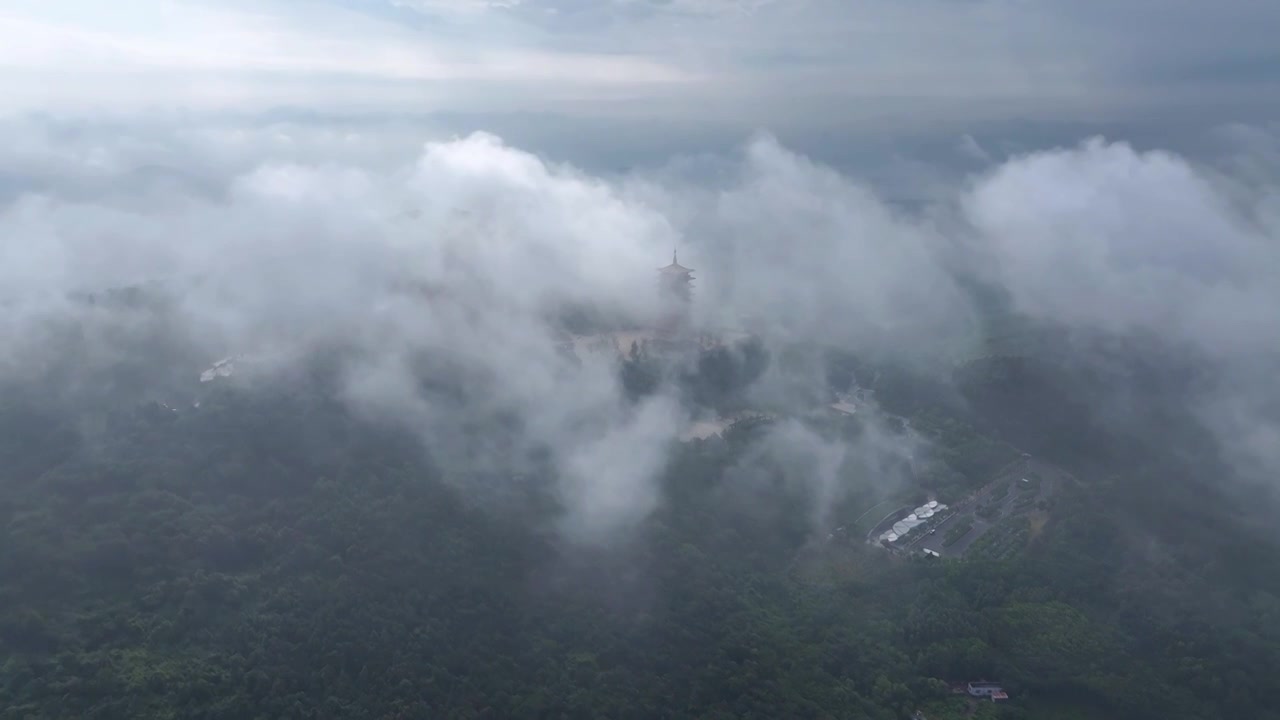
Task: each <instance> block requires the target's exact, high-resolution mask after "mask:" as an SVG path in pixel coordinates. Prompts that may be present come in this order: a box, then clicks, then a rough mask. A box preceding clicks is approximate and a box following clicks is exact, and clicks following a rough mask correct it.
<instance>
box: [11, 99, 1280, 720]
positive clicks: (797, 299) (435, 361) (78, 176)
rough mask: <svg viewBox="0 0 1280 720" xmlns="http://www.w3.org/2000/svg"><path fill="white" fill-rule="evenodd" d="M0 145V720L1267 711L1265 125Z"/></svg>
mask: <svg viewBox="0 0 1280 720" xmlns="http://www.w3.org/2000/svg"><path fill="white" fill-rule="evenodd" d="M6 123H7V124H6V125H5V128H6V132H7V134H9V135H10V136H11V137H15V138H20V139H21V142H15V143H13V144H12V145H11V146H10V147H9V148H8V149H7V150H5V151H3V156H2V157H0V159H2V160H3V170H2V171H0V228H2V229H3V232H0V307H3V312H2V313H0V458H2V459H3V464H2V467H4V468H5V470H4V472H3V475H2V476H0V477H2V478H3V480H2V482H0V527H3V529H4V534H3V544H2V549H0V578H2V579H0V658H2V661H0V700H2V702H0V717H3V718H73V717H74V718H141V717H156V718H161V717H184V718H252V717H262V718H276V717H279V718H338V717H341V718H410V717H413V718H417V717H421V718H445V717H449V718H482V717H483V718H508V717H510V718H526V717H527V718H605V717H608V718H684V717H689V718H693V717H698V718H746V717H761V718H765V717H767V718H783V717H786V718H791V717H794V718H806V717H808V718H873V719H875V720H881V719H883V720H891V719H895V718H908V717H913V716H915V717H927V718H931V719H935V720H936V719H937V718H960V717H991V718H1036V719H1040V718H1050V719H1053V718H1063V719H1066V718H1091V719H1094V718H1125V719H1126V720H1132V719H1135V718H1187V719H1191V718H1206V719H1207V718H1219V717H1228V716H1243V715H1246V714H1248V715H1249V716H1251V717H1275V716H1277V715H1276V711H1275V710H1274V709H1273V708H1272V705H1271V703H1270V702H1269V697H1270V691H1271V689H1272V688H1273V683H1274V678H1273V677H1272V676H1273V673H1272V672H1271V668H1274V667H1276V664H1277V662H1280V635H1278V634H1277V630H1278V629H1280V624H1277V619H1280V614H1278V613H1280V574H1278V573H1277V572H1276V570H1275V568H1276V564H1275V562H1274V560H1275V558H1276V551H1277V550H1280V536H1277V533H1276V531H1275V528H1274V523H1273V522H1271V521H1270V518H1271V517H1272V514H1273V513H1274V512H1275V510H1276V509H1277V504H1276V500H1277V499H1276V496H1275V495H1276V485H1275V479H1276V477H1277V476H1280V388H1278V387H1277V385H1276V384H1275V383H1274V381H1273V378H1274V377H1275V374H1276V371H1277V370H1280V325H1277V322H1276V318H1277V315H1276V308H1277V307H1280V190H1278V188H1280V185H1277V180H1278V179H1280V162H1278V161H1280V155H1278V154H1277V152H1276V149H1277V148H1278V147H1280V144H1278V143H1280V140H1277V138H1276V137H1275V136H1274V134H1273V133H1272V132H1271V131H1269V130H1267V129H1265V128H1261V127H1248V128H1246V127H1243V126H1240V127H1236V128H1234V129H1232V130H1231V133H1230V137H1231V138H1232V143H1229V147H1230V148H1231V149H1230V150H1227V151H1223V152H1219V153H1216V154H1212V155H1201V156H1197V157H1195V158H1192V157H1189V156H1186V155H1181V154H1178V153H1175V152H1171V151H1162V150H1138V149H1135V148H1134V147H1133V146H1131V145H1130V144H1128V143H1126V142H1125V141H1124V140H1123V139H1108V138H1102V137H1092V138H1090V137H1084V138H1081V139H1079V141H1078V142H1074V143H1072V144H1067V145H1061V146H1046V147H1043V148H1039V149H1035V150H1029V151H1019V152H1014V153H1001V152H999V151H997V150H996V149H994V148H992V149H988V148H985V147H983V146H982V145H981V144H980V143H979V141H978V140H976V139H975V138H973V137H971V136H967V135H966V136H965V137H964V139H963V141H962V142H961V144H960V147H961V148H962V151H963V153H964V155H965V157H967V158H968V161H969V162H970V163H971V165H970V167H969V169H968V170H966V171H964V172H963V173H960V174H957V173H956V172H954V168H951V169H945V168H941V167H939V168H938V172H937V173H936V174H933V175H932V177H934V178H935V179H936V182H935V183H934V184H933V185H931V192H930V199H929V200H928V201H927V202H924V203H912V204H903V203H899V202H897V201H896V200H895V199H893V198H892V197H890V195H891V194H892V193H891V192H890V191H888V190H886V189H885V188H884V187H882V186H881V185H878V184H877V182H876V181H874V180H871V179H866V178H864V177H861V176H860V175H859V174H858V173H857V172H856V171H854V170H851V169H849V168H841V169H836V168H835V167H832V166H830V165H828V164H824V162H823V161H822V160H821V159H818V158H815V157H812V156H808V155H806V154H804V153H801V152H798V151H796V150H794V149H792V148H790V147H789V146H788V144H787V143H786V142H784V141H782V140H779V139H778V138H776V137H774V136H772V135H769V134H764V133H757V134H754V135H743V136H741V138H740V140H739V142H738V144H737V145H736V147H735V148H734V149H733V150H732V151H730V152H725V153H711V154H702V155H678V156H673V157H670V158H667V159H665V160H664V161H662V162H660V163H655V162H650V163H647V164H645V165H644V166H643V167H639V166H638V167H636V168H633V169H631V170H625V171H618V172H604V171H600V170H588V169H584V168H582V167H579V166H575V165H574V164H571V163H568V162H564V161H559V160H557V159H555V158H554V157H553V156H549V155H546V154H541V153H538V152H533V151H530V150H526V149H522V148H521V147H518V146H516V145H513V144H510V143H508V142H505V141H504V140H503V139H502V138H501V137H499V136H497V135H495V134H492V133H488V132H471V133H466V134H459V135H454V134H441V133H436V132H433V131H431V130H429V129H425V128H420V129H417V130H414V129H413V128H411V127H399V129H390V128H388V127H386V126H382V127H377V128H369V129H365V130H362V129H361V128H360V127H359V126H358V125H357V126H350V127H342V126H332V125H326V124H324V123H306V122H298V121H287V122H286V121H281V122H276V123H271V124H261V125H235V124H227V123H215V122H209V123H205V124H200V123H194V124H184V125H168V124H165V123H162V122H157V123H155V124H153V125H152V126H150V127H148V128H147V129H146V130H145V132H144V131H141V130H139V131H138V132H137V133H136V134H135V133H131V132H129V131H122V132H117V131H103V130H102V129H101V128H96V127H94V126H93V125H89V124H82V125H77V124H75V123H63V124H61V125H59V124H57V123H50V122H44V121H41V120H39V119H34V118H25V119H11V120H8V121H6ZM925 174H928V173H927V172H926V173H925ZM673 255H677V257H673ZM664 266H670V267H667V268H666V269H664V271H663V272H668V273H670V272H671V268H672V267H673V268H675V271H674V272H675V275H676V276H681V273H683V272H685V271H686V269H692V278H693V281H692V293H691V300H690V301H689V302H688V303H687V304H678V307H676V310H675V312H676V313H677V315H678V317H676V318H675V319H674V320H672V319H671V318H672V317H673V316H672V312H673V307H674V306H673V305H672V304H671V302H672V300H671V298H669V297H665V296H664V295H663V291H662V289H661V287H660V286H659V277H660V276H661V277H668V278H669V277H671V275H669V274H668V275H661V274H660V273H659V272H658V270H659V268H663V267H664ZM672 322H674V323H676V324H677V325H675V326H672V325H670V323H672ZM671 327H675V328H676V329H674V330H672V329H670V328H671ZM664 328H666V329H664ZM978 681H988V682H994V683H999V684H1000V686H1001V688H1002V692H1003V693H1004V697H1007V699H1002V700H1001V701H1000V702H992V701H990V700H987V699H975V698H973V697H971V695H970V692H968V691H967V690H966V688H971V687H972V686H970V685H968V683H973V682H978ZM916 713H919V715H915V714H916Z"/></svg>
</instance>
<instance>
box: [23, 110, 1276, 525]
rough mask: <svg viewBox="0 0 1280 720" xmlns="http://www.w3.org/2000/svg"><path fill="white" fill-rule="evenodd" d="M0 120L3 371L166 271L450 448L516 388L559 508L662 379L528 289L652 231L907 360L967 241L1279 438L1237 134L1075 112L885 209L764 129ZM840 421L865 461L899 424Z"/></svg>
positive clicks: (585, 487)
mask: <svg viewBox="0 0 1280 720" xmlns="http://www.w3.org/2000/svg"><path fill="white" fill-rule="evenodd" d="M11 129H12V131H13V132H14V133H25V134H26V136H27V137H29V138H31V139H33V140H35V142H33V143H30V144H27V145H25V146H24V148H23V149H10V150H9V151H7V152H9V153H12V154H13V158H14V162H13V163H10V164H9V167H10V168H11V171H10V175H9V177H7V178H6V179H5V183H4V189H5V192H4V194H3V196H2V199H0V203H2V204H0V230H2V232H0V288H3V296H4V297H3V299H4V301H5V302H6V303H7V305H6V309H7V312H6V313H5V314H4V317H3V322H2V324H0V333H2V337H0V341H3V343H4V347H5V348H6V350H5V356H4V358H5V360H6V368H8V369H9V370H10V371H12V370H14V369H15V368H20V367H22V364H23V363H24V362H29V361H31V360H32V359H33V358H38V357H39V352H40V351H41V348H42V346H41V342H42V338H43V337H44V334H43V328H46V327H47V324H48V321H49V319H50V318H51V317H55V316H57V315H58V314H59V313H67V312H72V311H73V310H71V309H70V308H71V306H69V305H68V304H67V303H66V302H65V296H66V294H67V293H69V292H75V291H89V290H98V289H102V288H107V287H113V286H119V285H126V284H131V283H141V282H158V283H160V284H161V285H162V286H166V287H168V288H170V289H172V290H173V291H174V295H175V297H176V298H177V303H178V304H177V306H176V308H175V310H174V313H173V315H171V316H168V317H167V318H166V323H168V325H167V327H169V328H170V329H174V328H177V329H180V331H181V333H183V334H184V335H185V338H186V339H187V340H188V341H189V342H191V343H193V344H194V345H195V346H196V347H197V348H198V349H199V350H200V352H202V353H205V354H206V355H207V357H208V358H209V359H210V360H213V359H216V358H218V357H221V356H224V355H228V354H233V353H238V352H248V353H253V354H256V355H259V356H264V357H276V358H282V359H288V358H291V357H296V356H297V355H298V354H300V353H303V352H307V351H309V350H310V349H313V348H317V347H323V346H325V345H326V344H330V343H333V342H335V341H339V340H340V341H341V342H342V343H345V344H347V345H349V346H353V347H354V348H355V349H356V352H355V354H354V355H353V356H352V358H353V359H352V360H351V361H350V362H349V366H348V369H347V383H346V391H345V392H346V397H347V399H348V400H349V401H350V402H351V404H352V406H353V407H356V408H359V409H361V410H364V411H368V412H375V413H384V414H385V413H391V414H392V415H394V416H396V417H399V418H401V419H404V420H405V421H406V422H408V423H410V425H411V426H413V427H415V428H418V429H419V430H420V431H421V432H422V434H423V435H424V437H426V438H428V440H429V441H432V442H434V443H435V447H436V448H437V450H438V451H439V452H441V453H443V454H445V455H447V454H448V453H449V452H455V453H457V459H458V460H459V461H460V463H461V462H462V461H466V462H470V461H473V460H474V459H475V458H476V457H478V456H480V455H481V454H482V452H481V451H482V450H484V449H485V448H484V446H483V441H478V440H475V438H474V437H471V436H468V435H467V433H466V431H465V429H466V425H467V423H468V422H475V423H483V422H486V421H490V420H493V419H494V418H508V419H514V420H515V424H516V427H518V428H519V430H518V432H517V434H516V440H517V446H516V448H515V450H513V451H512V452H514V453H515V454H516V455H518V454H519V453H520V452H525V451H529V452H532V451H533V450H534V449H535V448H539V449H544V450H547V451H549V453H550V461H551V463H552V464H553V466H554V467H555V469H556V471H557V475H558V476H559V477H560V478H561V485H560V489H561V492H562V495H563V499H564V501H565V503H566V506H567V507H568V508H569V512H568V514H567V515H566V519H565V522H566V527H567V528H569V529H571V530H572V531H573V532H574V533H575V534H577V535H580V536H586V537H592V536H599V535H601V534H604V533H607V532H609V531H611V530H613V529H616V528H619V527H625V526H627V525H629V524H631V523H634V522H635V521H637V520H638V519H640V518H643V517H644V516H645V515H646V514H647V513H648V512H649V511H650V510H651V509H652V508H653V507H655V506H656V505H657V504H658V503H660V502H661V501H662V499H661V496H660V493H659V492H658V489H657V484H656V480H655V478H656V477H657V476H658V475H659V474H660V473H661V471H662V469H663V467H664V464H665V461H666V457H667V450H668V448H669V446H670V444H671V443H672V442H674V440H675V438H676V437H677V434H678V431H679V427H680V424H681V422H682V421H683V420H684V418H682V416H681V413H682V411H681V410H680V408H679V406H678V405H677V404H676V403H675V402H674V401H673V400H672V399H671V398H670V397H667V396H665V395H662V394H659V395H658V396H657V397H655V398H654V399H652V400H650V401H648V402H647V403H646V404H643V405H642V406H641V407H639V408H631V407H628V406H627V404H626V402H625V400H624V393H623V390H622V387H621V386H620V384H619V381H618V379H617V375H616V373H615V368H614V367H613V365H612V362H611V361H610V360H609V359H608V358H603V357H587V358H585V359H584V362H581V363H579V362H576V361H574V360H572V359H571V358H568V357H566V356H565V354H564V353H563V351H562V348H561V346H560V344H559V341H558V339H557V337H556V336H555V334H554V333H552V332H550V329H549V327H548V320H547V319H548V317H549V316H552V315H553V314H554V312H555V311H556V310H557V309H558V308H560V307H562V306H564V305H565V304H573V303H584V302H589V303H594V304H596V305H598V306H600V307H602V308H604V309H608V310H613V311H616V312H619V313H624V314H629V315H631V316H633V317H636V318H641V319H643V318H646V317H650V316H651V313H652V311H653V302H652V301H653V270H654V269H655V268H656V267H657V266H658V265H660V264H663V263H664V262H665V261H666V258H667V257H669V252H670V249H671V248H672V247H673V246H679V247H680V248H681V259H682V261H683V262H685V264H688V265H692V266H694V267H695V268H698V271H699V272H698V275H699V290H698V313H699V316H700V318H701V322H702V323H704V324H705V325H707V326H724V325H738V324H741V323H744V322H747V323H751V324H752V325H754V326H755V327H760V328H765V329H766V330H767V332H769V333H777V334H780V335H784V336H786V337H790V338H793V339H800V340H808V341H818V342H829V343H834V344H840V345H844V346H848V347H853V348H854V349H856V350H859V351H861V352H876V353H880V354H882V355H883V356H885V357H889V358H893V359H895V360H897V361H900V362H917V363H924V364H928V363H930V362H936V361H938V360H939V359H941V358H945V357H946V355H947V353H949V352H951V351H952V350H954V348H955V345H956V343H961V342H963V341H964V340H965V338H966V337H971V335H972V333H973V331H974V318H975V309H974V308H973V307H972V306H971V304H970V302H969V301H968V295H967V294H966V292H965V291H963V290H962V289H961V284H960V283H959V282H958V281H957V279H956V278H957V273H958V272H959V270H960V269H961V268H971V267H973V266H974V264H973V263H972V262H971V261H972V259H973V258H974V257H977V258H981V259H982V263H983V264H982V265H981V267H982V268H983V272H984V274H985V276H986V277H985V279H986V280H987V281H989V282H991V283H994V284H996V285H998V286H1000V287H1002V288H1003V289H1005V290H1007V292H1008V294H1009V297H1010V298H1011V299H1012V302H1013V303H1014V305H1015V306H1016V308H1017V309H1019V310H1021V311H1022V312H1025V313H1027V314H1030V315H1032V316H1034V317H1039V318H1043V319H1047V320H1052V321H1054V322H1058V323H1066V324H1068V325H1072V326H1076V327H1081V328H1088V329H1092V330H1098V331H1105V332H1109V333H1113V334H1120V335H1125V334H1151V335H1155V336H1158V337H1161V338H1165V339H1167V340H1168V341H1170V342H1171V343H1176V344H1179V345H1184V346H1189V347H1193V348H1195V349H1196V350H1197V352H1200V353H1202V354H1204V355H1205V356H1207V357H1210V358H1212V359H1213V362H1214V363H1215V367H1216V368H1218V370H1219V371H1220V372H1221V382H1220V383H1219V385H1218V390H1219V392H1218V393H1216V394H1215V395H1214V397H1213V398H1211V399H1206V402H1205V404H1204V406H1203V407H1202V408H1199V409H1198V412H1201V414H1202V418H1203V419H1204V420H1205V421H1206V422H1207V423H1209V424H1210V425H1211V426H1212V427H1213V428H1214V429H1215V430H1217V431H1218V432H1219V433H1220V435H1221V437H1222V438H1223V439H1224V442H1227V443H1229V444H1230V446H1231V449H1232V450H1233V451H1236V452H1238V453H1239V454H1240V457H1241V458H1242V463H1241V466H1242V467H1244V468H1246V469H1248V470H1249V471H1250V472H1255V473H1256V472H1261V471H1262V470H1266V469H1270V470H1274V469H1276V468H1277V467H1280V466H1278V465H1277V464H1276V462H1277V460H1280V458H1278V457H1277V453H1276V437H1277V434H1276V429H1275V428H1276V425H1275V424H1274V422H1275V418H1274V410H1275V407H1276V404H1275V400H1276V398H1275V393H1274V392H1270V391H1269V390H1268V389H1267V387H1266V386H1264V385H1257V384H1256V383H1259V382H1263V381H1264V380H1265V377H1266V374H1265V372H1266V371H1268V370H1269V369H1273V368H1274V367H1275V364H1274V363H1275V359H1276V357H1277V356H1278V355H1280V330H1278V329H1277V327H1276V325H1275V315H1274V308H1276V307H1280V246H1278V245H1277V238H1278V237H1280V226H1278V225H1277V218H1278V217H1280V213H1278V212H1277V207H1280V204H1278V203H1277V197H1278V196H1277V193H1276V189H1275V188H1276V185H1275V179H1276V177H1277V175H1276V174H1275V173H1274V168H1273V167H1269V166H1267V165H1266V164H1265V163H1258V162H1254V163H1250V164H1247V165H1243V166H1242V165H1240V164H1239V163H1238V162H1236V161H1235V160H1234V159H1228V160H1227V161H1224V163H1223V164H1220V165H1218V166H1216V167H1214V168H1210V167H1205V166H1200V165H1195V164H1192V163H1190V162H1188V161H1187V160H1185V159H1182V158H1180V157H1178V156H1176V155H1172V154H1169V153H1162V152H1149V153H1142V152H1137V151H1135V150H1133V149H1132V148H1130V147H1129V146H1127V145H1125V144H1121V143H1109V142H1106V141H1102V140H1091V141H1088V142H1085V143H1083V144H1081V145H1079V146H1076V147H1072V148H1060V149H1055V150H1049V151H1044V152H1038V153H1032V154H1026V155H1021V156H1017V157H1014V158H1012V159H1010V160H1009V161H1007V162H1004V163H1002V164H1000V165H998V166H994V167H991V168H989V169H988V170H985V171H983V172H982V173H981V174H979V175H976V176H974V177H972V178H970V179H969V180H968V181H966V182H964V183H960V184H957V185H954V186H951V187H950V188H949V191H948V193H947V195H946V199H945V202H944V203H942V207H941V208H935V209H931V210H928V211H907V210H903V209H901V208H895V207H893V206H891V205H890V204H888V203H886V202H885V201H883V200H882V199H881V198H880V196H879V195H878V194H877V192H876V190H875V188H874V187H873V186H871V185H870V184H868V183H867V182H863V181H860V180H858V179H856V178H852V177H849V176H847V175H843V174H841V173H838V172H836V171H834V170H832V169H830V168H828V167H825V166H823V165H821V164H820V163H817V162H814V161H813V160H810V159H807V158H805V157H802V156H799V155H797V154H795V153H793V152H791V151H789V150H787V149H786V148H785V147H783V146H781V145H780V144H779V143H778V142H776V141H775V140H773V139H771V138H769V137H759V138H756V139H754V140H751V141H749V142H748V143H746V144H745V145H744V146H743V148H742V149H741V151H740V152H738V153H736V154H734V155H733V156H731V157H725V158H715V159H700V160H688V159H685V160H681V161H675V162H672V163H671V164H669V165H668V166H666V167H665V168H663V169H661V170H655V171H647V172H643V173H634V174H629V175H626V176H617V177H604V176H597V175H592V174H590V173H587V172H584V171H582V170H580V169H577V168H574V167H571V166H567V165H562V164H557V163H553V162H550V161H547V160H545V159H542V158H539V157H537V156H535V155H533V154H530V153H527V152H524V151H522V150H519V149H517V148H513V147H510V146H508V145H506V144H505V143H503V142H502V141H501V140H500V139H499V138H497V137H495V136H493V135H489V134H484V133H477V134H473V135H469V136H466V137H462V138H448V137H434V138H432V137H427V138H422V137H421V136H418V137H417V138H416V139H414V133H412V132H409V131H406V132H405V134H403V135H401V134H396V133H392V134H390V135H388V136H386V137H385V138H379V137H376V136H370V135H367V134H363V133H361V132H359V131H358V130H349V131H348V130H335V129H333V128H329V127H320V128H299V127H296V126H288V125H281V126H276V127H270V128H266V129H263V128H258V129H252V128H242V129H239V130H231V129H227V128H226V127H219V126H203V127H202V126H190V127H185V128H182V129H181V130H175V129H173V128H168V129H167V130H164V131H154V132H152V131H148V132H145V133H138V134H136V135H130V134H128V133H119V132H116V131H114V130H111V131H102V130H99V129H95V128H91V127H90V128H85V127H80V128H63V129H61V130H58V129H56V128H51V126H48V125H41V124H38V123H34V124H33V123H25V124H24V123H16V124H13V125H11ZM1241 132H1242V131H1241V130H1240V129H1237V130H1236V131H1234V133H1235V134H1236V135H1240V133H1241ZM1244 134H1245V135H1246V136H1247V137H1248V138H1249V141H1250V142H1251V143H1253V144H1254V146H1256V145H1257V143H1259V142H1264V141H1265V140H1266V139H1267V138H1269V137H1270V136H1269V135H1268V133H1267V131H1265V130H1258V129H1253V130H1251V131H1250V132H1246V133H1244ZM64 139H65V141H63V140H64ZM422 140H426V141H425V142H421V141H422ZM1264 144H1265V143H1264ZM406 148H412V150H411V151H409V150H406ZM966 254H968V255H971V257H968V255H966ZM961 255H966V256H967V257H968V260H969V261H970V262H957V257H958V256H961ZM94 317H97V316H94ZM424 358H427V359H429V360H431V361H432V362H444V363H447V364H449V365H450V366H451V367H454V368H456V369H457V372H458V373H459V377H460V378H462V379H463V380H464V382H465V388H466V390H467V392H468V393H469V396H468V397H467V399H466V403H465V406H464V407H465V415H460V414H459V413H460V408H461V407H463V406H459V405H458V404H457V401H452V404H451V401H450V400H449V399H448V398H447V397H445V396H444V395H441V394H440V393H437V392H431V391H427V390H424V389H423V388H422V387H421V386H420V384H419V383H418V382H417V381H416V379H415V378H416V375H415V367H416V364H417V363H420V362H422V361H423V359H424ZM1209 400H1212V402H1209ZM793 431H794V428H792V429H789V430H786V432H793ZM780 437H781V436H780ZM783 440H787V438H786V437H784V438H783ZM790 440H792V441H794V440H795V438H790ZM811 440H812V442H809V443H808V445H805V443H800V442H798V441H797V442H785V443H784V444H786V445H788V446H789V447H790V446H794V447H795V448H802V447H808V446H812V447H811V449H812V450H813V453H814V455H813V458H812V459H813V462H814V463H816V464H815V465H814V466H813V467H814V468H815V471H814V473H815V474H814V476H815V477H819V478H825V480H823V482H821V483H820V484H819V486H818V488H817V489H818V490H819V491H820V493H819V494H820V495H821V496H824V497H828V498H834V497H838V496H839V488H838V487H837V486H836V485H834V484H833V483H836V482H837V481H836V480H835V479H833V478H835V476H836V474H837V473H836V468H837V466H840V465H842V464H844V463H847V462H848V459H847V458H846V457H845V456H843V455H842V454H841V453H843V452H844V451H843V450H836V449H832V448H828V447H826V446H825V445H823V444H822V443H821V442H820V441H818V440H816V439H811ZM468 443H479V444H468ZM863 450H865V453H864V454H866V457H863V458H861V459H859V460H858V462H863V463H864V464H867V467H876V466H877V463H880V462H881V460H883V459H884V458H888V457H892V456H893V454H894V453H896V452H898V448H896V447H894V448H890V449H889V450H890V451H889V452H888V453H887V454H886V452H885V451H884V448H880V449H876V448H869V449H868V448H864V449H863ZM859 452H861V451H859ZM824 458H825V459H824ZM876 458H879V459H876ZM815 518H819V519H821V518H822V512H821V509H818V510H815Z"/></svg>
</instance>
